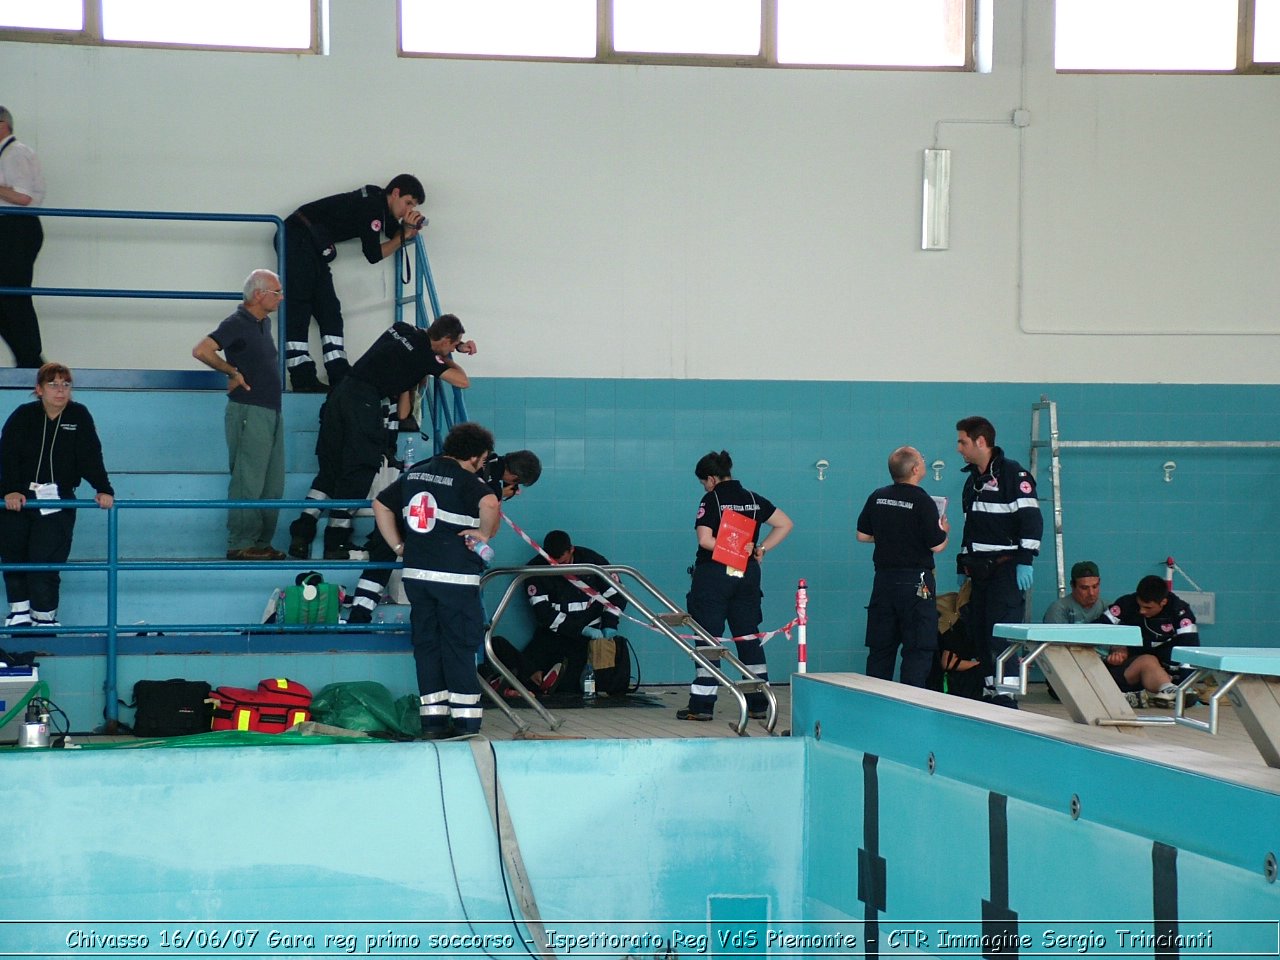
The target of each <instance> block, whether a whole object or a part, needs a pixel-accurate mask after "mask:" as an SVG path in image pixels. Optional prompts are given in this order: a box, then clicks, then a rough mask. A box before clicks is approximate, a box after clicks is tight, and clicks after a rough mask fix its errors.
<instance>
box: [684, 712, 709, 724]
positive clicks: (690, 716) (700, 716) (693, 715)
mask: <svg viewBox="0 0 1280 960" xmlns="http://www.w3.org/2000/svg"><path fill="white" fill-rule="evenodd" d="M676 719H677V720H698V721H701V722H703V723H706V722H707V721H709V720H714V719H715V717H713V716H712V715H711V714H709V713H699V712H698V711H697V710H677V711H676Z"/></svg>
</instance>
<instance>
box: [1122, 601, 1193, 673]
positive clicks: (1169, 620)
mask: <svg viewBox="0 0 1280 960" xmlns="http://www.w3.org/2000/svg"><path fill="white" fill-rule="evenodd" d="M1098 620H1099V622H1100V623H1114V624H1119V625H1121V626H1126V627H1138V628H1139V629H1140V630H1141V631H1142V651H1143V652H1144V653H1154V654H1155V655H1156V657H1157V658H1158V659H1159V660H1160V662H1161V663H1168V662H1169V651H1171V650H1172V649H1173V648H1174V647H1198V646H1200V631H1199V629H1198V628H1197V627H1196V615H1195V614H1194V613H1192V612H1191V608H1190V607H1189V606H1187V602H1186V601H1185V600H1183V599H1182V598H1181V597H1179V596H1178V595H1177V594H1176V593H1170V594H1169V602H1168V603H1166V604H1165V605H1164V609H1163V610H1161V611H1160V612H1159V613H1158V614H1156V615H1155V616H1154V617H1144V616H1143V615H1142V612H1141V611H1140V610H1139V609H1138V595H1137V594H1136V593H1129V594H1126V595H1125V596H1123V597H1121V598H1120V599H1119V600H1117V601H1116V602H1115V603H1113V604H1111V606H1109V607H1107V609H1106V611H1105V612H1104V613H1103V614H1102V616H1101V617H1099V618H1098ZM1134 652H1135V653H1136V652H1137V651H1136V650H1134Z"/></svg>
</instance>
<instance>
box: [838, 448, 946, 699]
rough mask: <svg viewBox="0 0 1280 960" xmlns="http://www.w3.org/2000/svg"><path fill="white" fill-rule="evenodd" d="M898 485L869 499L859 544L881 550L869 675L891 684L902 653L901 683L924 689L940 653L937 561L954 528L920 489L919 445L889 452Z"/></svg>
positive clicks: (870, 611) (870, 621)
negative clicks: (899, 651) (870, 544)
mask: <svg viewBox="0 0 1280 960" xmlns="http://www.w3.org/2000/svg"><path fill="white" fill-rule="evenodd" d="M889 476H890V478H891V479H892V480H893V483H892V484H891V485H890V486H887V487H881V488H880V489H878V490H876V491H875V492H874V493H872V494H871V496H869V497H867V502H866V505H865V506H864V507H863V508H862V513H860V514H859V515H858V540H859V541H860V542H862V543H874V544H875V545H876V548H875V552H874V554H873V555H872V559H873V561H874V562H875V567H876V575H875V581H874V585H873V586H872V588H871V602H870V603H869V604H868V605H867V650H868V653H867V676H869V677H879V678H880V679H882V680H892V679H893V672H894V666H895V664H896V662H897V659H898V648H899V647H901V648H902V670H901V680H902V682H903V683H906V684H910V685H911V686H913V687H923V686H925V684H926V681H927V680H928V678H929V668H930V666H931V665H932V663H933V652H934V651H935V650H936V649H937V648H938V606H937V600H936V597H937V584H936V583H935V581H934V575H933V555H934V554H935V553H938V552H939V551H940V550H942V549H944V548H945V547H946V545H947V535H948V533H949V532H950V530H951V525H950V524H949V523H947V518H946V517H939V516H938V507H937V504H936V503H935V502H934V499H933V497H931V496H929V495H928V494H927V493H925V492H924V491H923V490H921V489H920V481H921V480H923V479H924V458H923V457H922V456H920V451H919V450H916V449H915V448H914V447H899V448H898V449H897V450H895V451H893V453H891V454H889Z"/></svg>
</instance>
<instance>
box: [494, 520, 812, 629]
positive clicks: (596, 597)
mask: <svg viewBox="0 0 1280 960" xmlns="http://www.w3.org/2000/svg"><path fill="white" fill-rule="evenodd" d="M502 519H503V521H504V522H505V523H506V524H507V526H509V527H510V528H511V529H512V530H514V531H515V534H516V536H518V537H519V538H520V539H521V540H523V541H524V542H525V543H527V544H528V545H529V546H530V547H532V548H533V550H534V552H535V553H537V554H538V556H540V557H542V559H544V560H546V561H547V562H548V563H549V564H551V565H552V566H559V563H558V562H557V561H556V559H555V557H553V556H551V555H550V554H549V553H547V551H545V550H543V549H542V545H541V544H539V543H538V542H537V541H535V540H534V539H533V537H531V536H529V534H527V533H525V532H524V530H522V529H521V528H520V525H519V524H518V523H516V522H515V521H514V520H512V519H511V518H510V517H509V516H507V513H506V511H505V510H504V511H503V513H502ZM563 576H564V578H565V579H566V580H568V581H569V582H570V583H572V584H573V585H574V586H575V587H577V588H578V589H579V590H581V591H582V592H583V593H585V594H586V595H587V596H589V597H590V598H591V599H592V600H593V601H594V602H596V603H599V604H600V605H601V606H603V607H604V608H605V609H606V610H608V611H609V612H610V613H612V614H613V615H614V616H616V617H618V618H619V619H620V620H622V619H625V620H630V621H631V622H632V623H634V624H636V625H637V626H640V627H643V628H644V629H646V630H652V631H653V632H654V633H662V632H663V631H661V630H659V629H658V628H657V627H655V626H654V625H653V624H651V623H645V622H644V621H643V620H637V619H636V618H635V617H633V616H631V615H630V614H629V613H627V612H626V611H625V610H622V609H621V608H619V607H617V606H615V605H614V604H612V603H610V602H609V601H608V600H606V599H605V598H604V596H603V595H602V594H601V593H600V591H599V590H596V589H594V588H593V587H591V586H589V585H588V584H586V583H584V582H583V581H582V580H580V579H579V578H578V577H575V576H574V575H573V574H568V573H567V574H563ZM802 583H803V581H802ZM806 603H807V600H806ZM806 621H807V618H806V617H805V614H804V613H801V614H800V615H799V616H797V617H796V618H795V619H794V620H792V621H791V622H790V623H787V624H784V625H783V626H781V627H778V628H777V629H776V630H769V631H766V632H764V633H748V634H746V635H745V636H741V637H730V638H729V639H730V640H733V641H734V642H735V643H736V642H739V641H742V640H759V641H760V643H761V645H762V646H763V645H764V644H765V643H768V642H769V640H770V639H772V638H773V637H776V636H777V635H778V634H782V635H783V636H785V637H786V638H787V639H788V640H790V639H791V628H792V627H795V626H797V625H802V624H804V623H806ZM677 636H678V637H680V639H682V640H693V641H697V642H703V643H705V641H703V640H702V638H701V637H698V636H696V635H694V634H688V633H681V634H677Z"/></svg>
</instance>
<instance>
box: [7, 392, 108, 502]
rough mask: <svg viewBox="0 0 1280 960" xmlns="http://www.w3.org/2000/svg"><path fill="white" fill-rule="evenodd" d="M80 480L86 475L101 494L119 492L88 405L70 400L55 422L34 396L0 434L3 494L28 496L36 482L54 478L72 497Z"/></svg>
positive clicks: (64, 493)
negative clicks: (104, 459)
mask: <svg viewBox="0 0 1280 960" xmlns="http://www.w3.org/2000/svg"><path fill="white" fill-rule="evenodd" d="M42 441H43V443H44V447H43V456H42V455H41V454H42V450H41V442H42ZM37 468H38V469H39V476H36V470H37ZM51 470H52V473H51V472H50V471H51ZM81 479H85V480H88V481H89V483H90V484H92V485H93V489H94V490H96V491H97V492H98V493H109V494H111V495H112V496H115V490H113V489H112V487H111V480H110V479H108V477H107V468H106V467H105V466H104V465H103V463H102V443H101V441H99V440H98V431H97V429H96V428H95V427H94V424H93V417H92V416H91V415H90V413H89V408H88V407H86V406H85V405H84V404H82V403H76V402H75V401H74V400H71V401H68V403H67V406H66V409H65V410H63V411H62V416H61V417H59V418H58V420H57V421H56V422H55V421H53V420H50V419H49V417H48V415H47V414H46V413H45V412H44V404H43V403H41V402H40V401H39V400H33V401H32V402H31V403H24V404H22V406H20V407H18V408H17V409H16V410H14V411H13V413H11V414H10V415H9V419H8V420H7V421H5V425H4V432H3V434H0V487H3V488H4V489H3V490H0V493H2V494H10V493H20V494H22V495H23V496H24V497H29V496H30V494H31V483H32V482H33V481H35V482H39V483H51V482H56V483H57V484H58V496H59V497H60V498H61V499H63V500H71V499H72V498H74V497H75V495H76V487H78V486H80V480H81Z"/></svg>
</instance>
